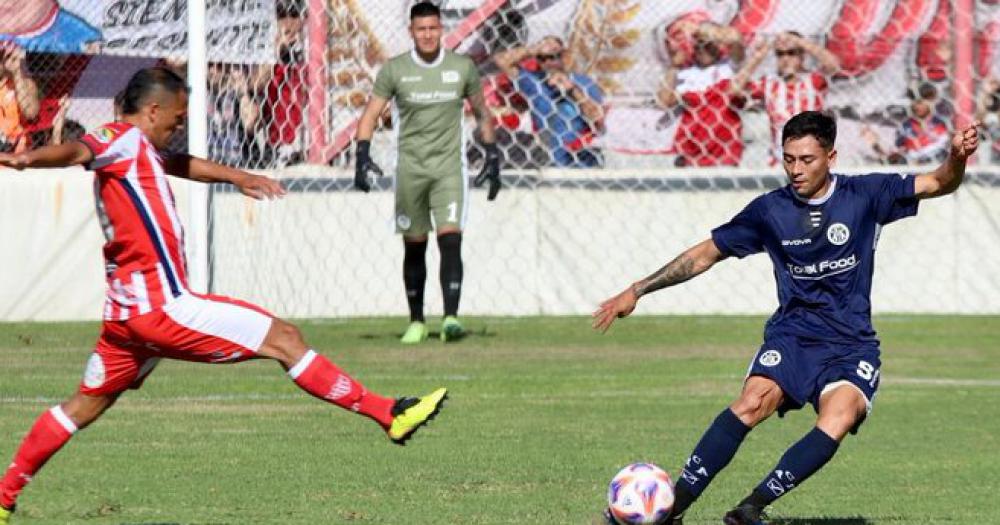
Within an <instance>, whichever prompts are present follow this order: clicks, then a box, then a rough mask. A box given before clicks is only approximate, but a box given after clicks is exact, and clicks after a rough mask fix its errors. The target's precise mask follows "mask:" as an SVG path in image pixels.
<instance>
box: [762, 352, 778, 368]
mask: <svg viewBox="0 0 1000 525" xmlns="http://www.w3.org/2000/svg"><path fill="white" fill-rule="evenodd" d="M757 362H758V363H760V364H762V365H764V366H777V365H778V363H780V362H781V353H780V352H778V351H777V350H766V351H765V352H764V353H763V354H760V358H759V359H757Z"/></svg>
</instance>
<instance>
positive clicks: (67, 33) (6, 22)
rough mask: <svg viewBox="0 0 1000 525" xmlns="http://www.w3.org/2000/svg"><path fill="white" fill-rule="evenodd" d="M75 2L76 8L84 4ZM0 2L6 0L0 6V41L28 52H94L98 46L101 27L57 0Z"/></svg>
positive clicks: (11, 0) (9, 0) (10, 0)
mask: <svg viewBox="0 0 1000 525" xmlns="http://www.w3.org/2000/svg"><path fill="white" fill-rule="evenodd" d="M77 3H78V4H79V6H78V9H79V7H82V6H84V5H86V3H84V2H77ZM0 4H6V5H3V9H2V10H0V14H2V15H3V16H0V42H2V43H8V42H9V43H13V44H16V45H17V46H19V47H22V48H24V49H27V50H29V51H31V52H39V51H40V52H49V53H82V52H88V53H95V52H97V50H98V49H99V46H100V40H101V30H100V29H98V28H96V27H94V26H92V25H90V24H89V23H87V22H86V21H85V20H84V19H83V18H81V17H79V16H78V15H75V14H73V13H72V12H71V11H69V10H67V9H66V8H64V7H62V6H60V5H59V2H58V0H31V1H28V2H17V1H13V0H8V1H5V2H0ZM87 7H90V6H89V5H88V6H87ZM12 12H13V13H15V14H14V16H11V15H10V13H12Z"/></svg>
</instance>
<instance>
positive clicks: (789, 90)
mask: <svg viewBox="0 0 1000 525" xmlns="http://www.w3.org/2000/svg"><path fill="white" fill-rule="evenodd" d="M751 87H752V89H751V92H750V93H751V96H752V97H753V98H756V99H763V100H764V107H765V108H766V110H767V116H768V118H769V119H770V120H771V138H772V140H773V142H774V149H773V151H772V154H773V155H774V158H775V159H778V160H780V159H781V128H782V127H784V126H785V123H786V122H788V119H790V118H792V117H794V116H795V115H797V114H799V113H801V112H803V111H819V110H821V109H823V102H824V100H825V99H826V91H827V87H828V84H827V81H826V77H824V76H823V75H822V74H820V73H818V72H815V71H813V72H812V73H807V74H802V75H799V76H798V77H797V78H796V79H794V80H792V81H791V82H788V81H786V80H785V79H783V78H781V77H779V76H777V75H767V76H763V77H761V78H760V79H758V80H757V81H756V82H754V83H753V84H752V85H751Z"/></svg>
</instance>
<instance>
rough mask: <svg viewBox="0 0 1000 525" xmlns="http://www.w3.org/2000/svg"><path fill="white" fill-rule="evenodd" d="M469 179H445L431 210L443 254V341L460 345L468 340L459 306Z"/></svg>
mask: <svg viewBox="0 0 1000 525" xmlns="http://www.w3.org/2000/svg"><path fill="white" fill-rule="evenodd" d="M467 192H468V179H467V178H466V177H464V176H462V175H461V174H456V175H445V176H443V177H441V178H439V179H437V180H436V181H434V184H433V185H432V186H431V189H430V196H429V200H430V209H431V215H432V216H433V217H434V225H435V226H436V227H437V243H438V249H439V250H440V252H441V269H440V274H439V277H440V281H441V297H442V298H443V299H444V320H443V321H442V323H441V340H442V341H446V342H447V341H457V340H459V339H461V338H462V337H464V336H465V330H464V328H462V324H461V323H460V322H459V321H458V304H459V301H460V300H461V297H462V277H463V267H462V229H463V228H464V226H465V216H466V205H467V202H468V201H467V198H466V196H467Z"/></svg>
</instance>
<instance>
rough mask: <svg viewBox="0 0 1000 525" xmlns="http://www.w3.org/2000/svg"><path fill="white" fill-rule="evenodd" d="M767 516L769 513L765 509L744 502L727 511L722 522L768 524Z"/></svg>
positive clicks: (751, 524) (748, 524)
mask: <svg viewBox="0 0 1000 525" xmlns="http://www.w3.org/2000/svg"><path fill="white" fill-rule="evenodd" d="M765 518H767V514H764V509H761V508H757V507H755V506H753V505H746V504H744V505H740V506H739V507H736V508H735V509H733V510H731V511H729V512H727V513H726V515H725V516H724V517H723V518H722V523H725V524H726V525H767V524H766V523H764V519H765Z"/></svg>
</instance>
